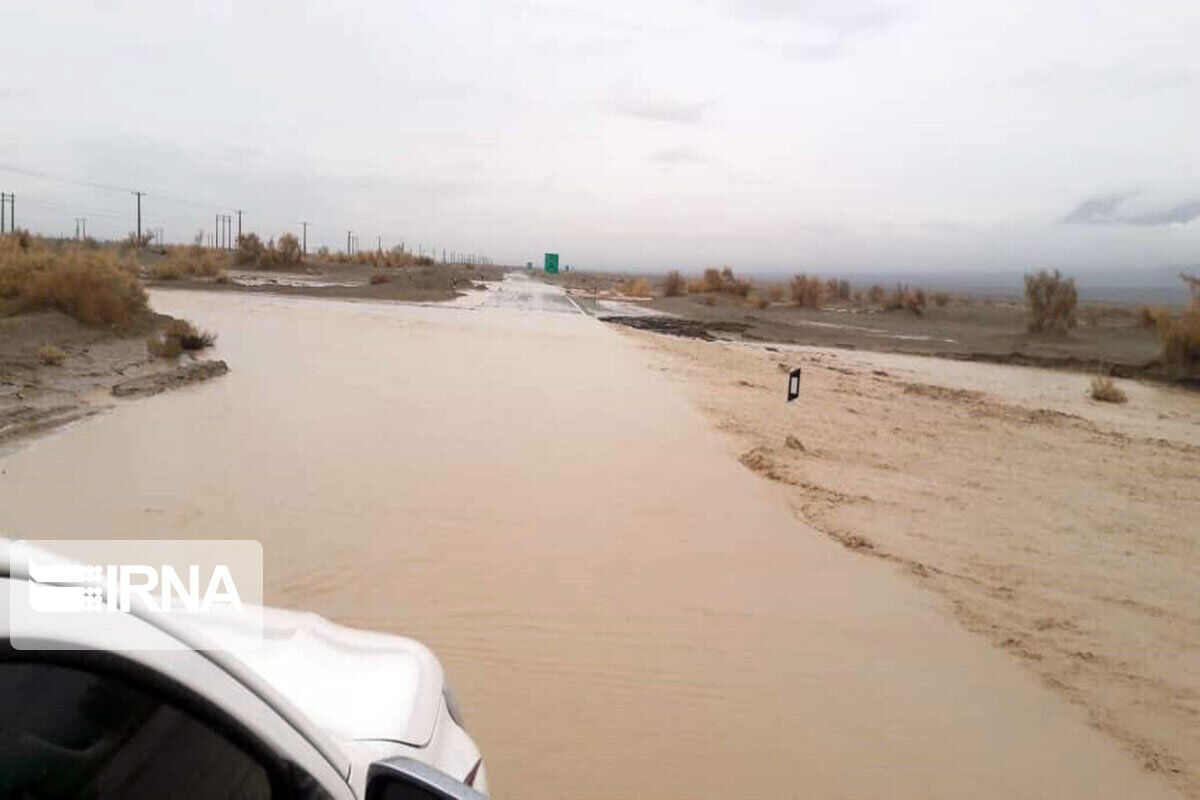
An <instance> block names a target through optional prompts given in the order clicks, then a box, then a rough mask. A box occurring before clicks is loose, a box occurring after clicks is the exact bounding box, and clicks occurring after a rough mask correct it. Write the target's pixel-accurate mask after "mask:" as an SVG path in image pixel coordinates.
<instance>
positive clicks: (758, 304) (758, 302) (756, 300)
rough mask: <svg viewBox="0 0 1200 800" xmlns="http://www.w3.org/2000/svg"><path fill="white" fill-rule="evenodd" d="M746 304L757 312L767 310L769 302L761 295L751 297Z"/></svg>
mask: <svg viewBox="0 0 1200 800" xmlns="http://www.w3.org/2000/svg"><path fill="white" fill-rule="evenodd" d="M748 302H749V303H750V305H751V306H753V307H754V308H757V309H758V310H759V311H762V310H763V309H764V308H767V307H768V306H770V305H771V301H770V300H768V299H767V298H765V297H763V296H762V295H759V296H758V297H752V298H750V300H749V301H748Z"/></svg>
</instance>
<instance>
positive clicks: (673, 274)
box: [663, 269, 687, 297]
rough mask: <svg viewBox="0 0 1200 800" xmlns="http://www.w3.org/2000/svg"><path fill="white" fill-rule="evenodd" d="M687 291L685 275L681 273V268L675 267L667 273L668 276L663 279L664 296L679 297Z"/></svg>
mask: <svg viewBox="0 0 1200 800" xmlns="http://www.w3.org/2000/svg"><path fill="white" fill-rule="evenodd" d="M686 291H687V285H686V284H685V283H684V282H683V276H682V275H680V274H679V270H677V269H673V270H671V271H670V272H668V273H667V277H666V278H665V279H664V280H663V297H679V296H680V295H682V294H683V293H684V292H686Z"/></svg>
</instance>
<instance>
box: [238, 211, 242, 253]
mask: <svg viewBox="0 0 1200 800" xmlns="http://www.w3.org/2000/svg"><path fill="white" fill-rule="evenodd" d="M237 215H238V238H237V240H238V243H239V244H240V243H241V241H242V210H241V209H240V208H239V209H238V210H237Z"/></svg>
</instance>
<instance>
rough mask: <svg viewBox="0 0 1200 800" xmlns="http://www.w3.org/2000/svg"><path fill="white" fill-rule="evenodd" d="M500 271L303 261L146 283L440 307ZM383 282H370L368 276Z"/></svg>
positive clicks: (454, 266) (496, 277)
mask: <svg viewBox="0 0 1200 800" xmlns="http://www.w3.org/2000/svg"><path fill="white" fill-rule="evenodd" d="M503 272H504V268H503V267H496V266H474V265H470V264H467V265H462V264H434V265H432V266H424V267H423V266H410V267H396V268H392V267H370V266H363V265H358V264H328V263H319V262H316V261H309V262H305V263H304V264H303V265H301V266H300V267H299V268H297V269H295V270H290V271H286V272H284V271H263V270H248V269H239V268H233V269H230V270H229V271H228V273H227V275H226V278H225V279H224V280H222V281H220V282H216V281H214V280H212V279H181V280H169V281H164V280H160V281H153V280H148V281H146V284H147V285H148V286H151V287H154V288H156V289H203V290H205V291H216V292H247V293H252V294H255V293H258V294H280V295H291V296H297V297H326V298H338V299H342V300H350V299H357V300H402V301H408V302H440V301H446V300H452V299H454V298H456V297H460V296H462V295H463V293H464V292H467V291H469V290H471V289H473V288H477V287H478V286H479V285H480V282H481V281H497V280H499V279H500V277H501V275H502V274H503ZM376 275H378V276H383V277H386V278H387V280H385V281H383V282H380V283H372V282H371V279H372V277H373V276H376Z"/></svg>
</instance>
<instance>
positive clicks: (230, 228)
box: [225, 214, 233, 250]
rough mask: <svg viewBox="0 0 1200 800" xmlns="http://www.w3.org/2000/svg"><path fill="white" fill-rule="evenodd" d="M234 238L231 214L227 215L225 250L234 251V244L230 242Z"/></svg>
mask: <svg viewBox="0 0 1200 800" xmlns="http://www.w3.org/2000/svg"><path fill="white" fill-rule="evenodd" d="M232 238H233V217H232V216H230V215H229V214H226V215H225V249H226V250H232V249H233V242H231V241H230V240H231V239H232Z"/></svg>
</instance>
